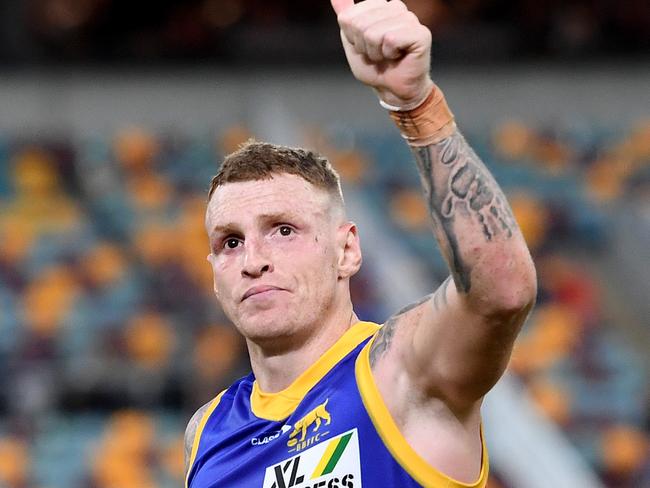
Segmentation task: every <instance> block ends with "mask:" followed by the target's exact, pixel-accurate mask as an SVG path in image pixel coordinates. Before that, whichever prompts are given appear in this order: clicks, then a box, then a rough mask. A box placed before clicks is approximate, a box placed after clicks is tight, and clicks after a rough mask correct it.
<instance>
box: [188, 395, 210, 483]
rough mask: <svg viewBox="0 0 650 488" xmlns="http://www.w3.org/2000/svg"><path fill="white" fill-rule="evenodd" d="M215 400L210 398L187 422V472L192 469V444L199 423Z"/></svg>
mask: <svg viewBox="0 0 650 488" xmlns="http://www.w3.org/2000/svg"><path fill="white" fill-rule="evenodd" d="M213 401H214V400H210V401H209V402H207V403H206V404H205V405H203V406H202V407H201V408H199V409H198V410H197V411H196V412H194V415H192V418H191V419H190V421H189V422H188V423H187V428H186V429H185V473H186V474H187V472H188V470H189V469H190V458H191V455H192V446H194V439H195V438H196V432H197V430H198V428H199V424H200V423H201V419H202V418H203V416H204V415H205V412H206V411H207V410H208V409H209V408H210V405H212V402H213Z"/></svg>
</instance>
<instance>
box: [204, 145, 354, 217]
mask: <svg viewBox="0 0 650 488" xmlns="http://www.w3.org/2000/svg"><path fill="white" fill-rule="evenodd" d="M277 174H290V175H296V176H300V177H301V178H303V179H304V180H305V181H308V182H309V183H311V184H312V185H314V186H315V187H316V188H320V189H321V190H325V191H326V192H328V193H329V194H330V195H331V196H332V197H333V199H334V201H335V202H338V203H339V204H340V205H341V206H342V205H343V193H342V191H341V180H340V178H339V175H338V173H337V172H336V170H335V169H334V168H333V167H332V165H331V164H330V162H329V161H328V160H327V158H325V157H324V156H322V155H320V154H318V153H316V152H314V151H309V150H307V149H300V148H294V147H287V146H280V145H276V144H270V143H268V142H258V141H255V140H253V139H250V140H248V141H247V142H245V143H244V144H242V145H241V146H240V147H239V148H238V149H237V150H236V151H235V152H233V153H231V154H229V155H228V156H226V157H225V159H224V160H223V163H222V164H221V168H219V172H218V173H217V174H216V176H215V177H214V178H212V182H211V183H210V190H209V192H208V202H209V201H210V199H211V198H212V195H213V194H214V192H215V191H216V189H217V188H218V187H219V186H221V185H224V184H226V183H235V182H241V181H255V180H268V179H271V178H272V177H273V175H277Z"/></svg>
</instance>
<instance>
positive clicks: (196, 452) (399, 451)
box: [186, 322, 488, 488]
mask: <svg viewBox="0 0 650 488" xmlns="http://www.w3.org/2000/svg"><path fill="white" fill-rule="evenodd" d="M378 329H379V326H378V325H377V324H373V323H370V322H359V323H357V324H355V325H354V326H353V327H351V328H350V330H348V331H347V332H346V333H345V334H344V335H343V336H342V337H341V338H340V339H339V341H338V342H337V343H336V344H334V346H332V347H331V348H330V349H329V350H328V351H327V352H326V353H325V354H324V355H323V356H321V358H320V359H319V360H318V361H317V362H316V363H314V364H313V365H312V366H311V367H310V368H309V369H308V370H307V371H305V372H304V373H303V374H302V375H301V376H300V377H298V378H297V379H296V381H294V382H293V383H292V384H291V386H289V387H288V388H287V389H286V390H283V391H281V392H279V393H274V394H265V393H263V392H261V391H260V390H259V389H258V387H257V383H256V382H255V378H254V376H253V375H252V374H251V375H249V376H247V377H245V378H243V379H241V380H239V381H238V382H236V383H235V384H233V385H232V386H231V387H230V388H228V389H227V390H225V391H224V392H222V393H221V394H219V395H218V396H217V398H215V399H214V400H213V401H212V403H211V404H210V406H209V407H208V409H207V410H206V412H205V414H204V416H203V418H202V419H201V422H200V424H199V427H198V430H197V433H196V437H195V439H194V445H193V448H192V452H191V457H190V469H189V472H188V475H187V480H186V487H187V488H231V487H237V488H240V487H241V488H258V487H259V488H360V487H366V488H380V487H399V488H410V487H418V486H424V487H432V488H462V487H472V488H479V487H484V486H485V484H486V482H487V471H488V460H487V453H486V450H485V445H483V461H482V466H481V474H480V476H479V479H478V480H477V481H476V482H475V483H473V484H465V483H460V482H458V481H455V480H453V479H451V478H449V477H447V476H445V475H444V474H442V473H441V472H439V471H437V470H436V469H434V468H433V467H431V466H430V465H429V464H428V463H427V462H426V461H424V459H422V458H421V457H420V456H419V455H418V454H417V453H416V452H415V451H414V450H413V449H412V448H411V447H410V445H409V444H408V443H407V442H406V440H405V439H404V437H403V436H402V434H401V433H400V431H399V429H398V427H397V425H396V424H395V422H394V421H393V419H392V417H391V415H390V414H389V412H388V409H387V408H386V406H385V404H384V402H383V400H382V399H381V396H380V394H379V390H378V389H377V387H376V385H375V383H374V380H373V378H372V375H371V372H370V362H369V356H368V354H369V346H370V339H371V338H372V337H373V336H374V334H375V333H376V332H377V330H378Z"/></svg>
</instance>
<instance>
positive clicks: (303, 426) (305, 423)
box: [287, 398, 332, 447]
mask: <svg viewBox="0 0 650 488" xmlns="http://www.w3.org/2000/svg"><path fill="white" fill-rule="evenodd" d="M328 401H329V398H328V399H327V400H325V401H324V402H323V403H321V404H320V405H318V406H317V407H316V408H315V409H313V410H312V411H311V412H309V413H308V414H307V415H305V416H304V417H303V418H301V419H300V420H299V421H298V422H296V423H295V425H294V426H293V431H292V432H291V434H289V442H287V446H289V447H293V446H295V445H296V444H298V442H303V441H304V440H305V437H307V429H309V427H310V426H311V425H312V424H316V425H315V426H314V429H313V430H312V432H316V431H317V430H318V429H319V428H320V426H321V423H322V422H323V420H324V421H325V425H329V424H330V423H331V422H332V417H331V416H330V414H329V412H328V411H327V409H326V408H325V407H326V406H327V402H328ZM298 434H300V439H298V438H297V436H298Z"/></svg>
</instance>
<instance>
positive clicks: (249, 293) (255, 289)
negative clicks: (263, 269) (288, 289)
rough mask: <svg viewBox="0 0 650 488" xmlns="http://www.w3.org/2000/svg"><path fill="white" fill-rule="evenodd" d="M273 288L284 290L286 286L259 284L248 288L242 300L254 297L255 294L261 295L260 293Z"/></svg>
mask: <svg viewBox="0 0 650 488" xmlns="http://www.w3.org/2000/svg"><path fill="white" fill-rule="evenodd" d="M273 290H279V291H282V290H284V288H279V287H277V286H272V285H259V286H253V287H251V288H249V289H248V290H246V293H244V296H243V297H242V299H241V301H242V302H243V301H244V300H246V299H247V298H248V297H252V296H253V295H259V294H260V293H264V292H266V291H273Z"/></svg>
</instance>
